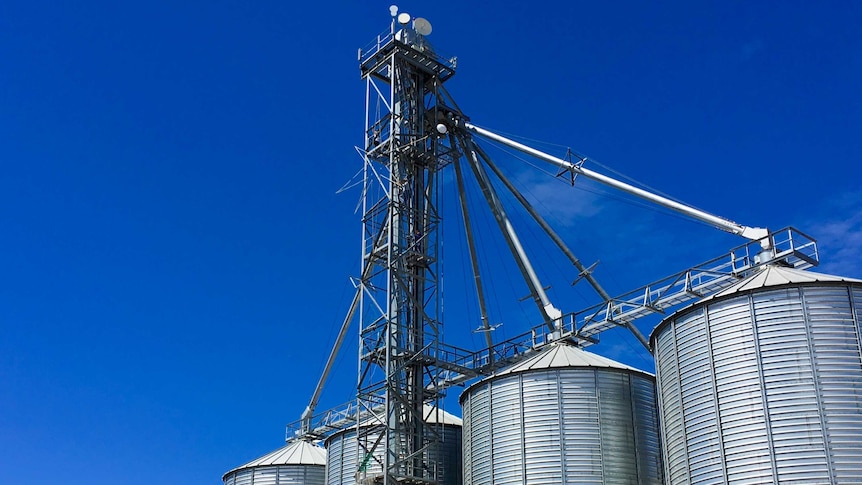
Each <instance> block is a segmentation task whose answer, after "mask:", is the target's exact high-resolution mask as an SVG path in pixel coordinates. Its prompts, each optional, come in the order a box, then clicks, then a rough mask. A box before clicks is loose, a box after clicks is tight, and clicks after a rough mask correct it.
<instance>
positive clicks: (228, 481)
mask: <svg viewBox="0 0 862 485" xmlns="http://www.w3.org/2000/svg"><path fill="white" fill-rule="evenodd" d="M235 482H236V473H231V474H229V475H228V476H226V477H224V485H234V483H235Z"/></svg>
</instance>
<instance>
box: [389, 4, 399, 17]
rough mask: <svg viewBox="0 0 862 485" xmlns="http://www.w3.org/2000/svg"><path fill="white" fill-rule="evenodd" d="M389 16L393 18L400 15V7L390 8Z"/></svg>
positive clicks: (393, 6)
mask: <svg viewBox="0 0 862 485" xmlns="http://www.w3.org/2000/svg"><path fill="white" fill-rule="evenodd" d="M389 15H391V16H393V17H394V16H396V15H398V5H392V6H391V7H389Z"/></svg>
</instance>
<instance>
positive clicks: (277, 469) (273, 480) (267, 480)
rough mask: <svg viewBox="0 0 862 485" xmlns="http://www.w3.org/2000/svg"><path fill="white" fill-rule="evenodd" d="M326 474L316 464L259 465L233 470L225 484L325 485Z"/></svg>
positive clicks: (322, 468)
mask: <svg viewBox="0 0 862 485" xmlns="http://www.w3.org/2000/svg"><path fill="white" fill-rule="evenodd" d="M325 474H326V472H325V471H324V467H322V466H315V465H301V466H297V465H280V466H259V467H255V468H247V469H244V470H237V471H235V472H231V473H230V474H228V475H227V476H225V477H224V485H324V483H325V482H324V476H325Z"/></svg>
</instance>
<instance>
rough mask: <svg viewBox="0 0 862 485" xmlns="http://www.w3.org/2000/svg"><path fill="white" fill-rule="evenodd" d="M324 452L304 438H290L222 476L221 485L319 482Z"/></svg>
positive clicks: (307, 484)
mask: <svg viewBox="0 0 862 485" xmlns="http://www.w3.org/2000/svg"><path fill="white" fill-rule="evenodd" d="M325 465H326V452H325V451H324V450H323V448H320V447H319V446H316V445H314V444H312V443H310V442H306V441H302V440H300V441H293V442H290V443H288V444H287V445H286V446H284V447H282V448H279V449H277V450H275V451H272V452H270V453H268V454H266V455H264V456H262V457H260V458H258V459H256V460H253V461H251V462H249V463H246V464H245V465H242V466H240V467H237V468H234V469H233V470H231V471H229V472H227V473H225V474H224V476H223V477H222V480H223V481H224V485H323V484H324V478H325V475H326V471H325V469H324V468H325Z"/></svg>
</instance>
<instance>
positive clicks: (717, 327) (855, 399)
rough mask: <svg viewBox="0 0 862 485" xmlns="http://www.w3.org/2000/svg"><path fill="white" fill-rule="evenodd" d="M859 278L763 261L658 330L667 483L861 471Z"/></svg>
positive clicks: (828, 476)
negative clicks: (757, 267)
mask: <svg viewBox="0 0 862 485" xmlns="http://www.w3.org/2000/svg"><path fill="white" fill-rule="evenodd" d="M860 318H862V281H859V280H853V279H849V278H841V277H837V276H830V275H823V274H818V273H811V272H805V271H800V270H795V269H788V268H784V267H779V266H765V267H763V268H761V269H760V270H759V271H758V272H756V273H755V274H753V275H751V276H749V277H748V278H746V279H744V280H742V281H740V282H739V283H737V284H736V285H735V286H733V287H730V288H728V289H726V290H724V291H722V292H720V293H718V294H716V295H714V296H712V297H710V298H708V299H706V300H703V301H701V302H698V303H697V304H695V305H692V306H690V307H688V308H686V309H683V310H681V311H679V312H677V313H675V314H674V315H672V316H670V317H669V318H667V319H665V320H664V321H663V322H662V323H661V324H660V325H659V326H658V327H656V329H655V330H654V331H653V333H652V335H651V342H652V346H653V350H654V354H655V359H656V374H657V379H658V394H659V407H660V414H661V417H662V436H663V442H664V447H665V448H664V450H665V456H666V466H667V469H666V475H667V477H668V483H670V484H681V483H686V484H688V483H733V484H742V483H758V484H762V483H775V484H778V483H782V484H786V483H799V484H803V483H804V484H813V483H831V484H838V483H841V484H845V483H862V351H860V344H862V341H860Z"/></svg>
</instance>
